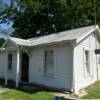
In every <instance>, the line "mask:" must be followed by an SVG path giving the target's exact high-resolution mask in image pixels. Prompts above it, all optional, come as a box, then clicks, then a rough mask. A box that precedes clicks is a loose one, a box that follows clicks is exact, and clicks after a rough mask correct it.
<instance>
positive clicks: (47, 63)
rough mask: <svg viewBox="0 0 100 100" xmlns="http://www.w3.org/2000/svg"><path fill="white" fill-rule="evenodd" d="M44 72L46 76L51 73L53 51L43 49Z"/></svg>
mask: <svg viewBox="0 0 100 100" xmlns="http://www.w3.org/2000/svg"><path fill="white" fill-rule="evenodd" d="M44 73H45V75H47V76H52V75H53V51H52V50H49V51H45V67H44Z"/></svg>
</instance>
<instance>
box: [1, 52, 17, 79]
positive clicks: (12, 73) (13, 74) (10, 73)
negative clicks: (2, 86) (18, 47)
mask: <svg viewBox="0 0 100 100" xmlns="http://www.w3.org/2000/svg"><path fill="white" fill-rule="evenodd" d="M8 53H9V52H8ZM10 53H12V54H13V59H12V70H11V71H8V73H7V77H8V79H11V80H15V77H16V52H15V51H12V52H10ZM5 64H7V65H8V63H7V62H6V59H5V51H0V78H5Z"/></svg>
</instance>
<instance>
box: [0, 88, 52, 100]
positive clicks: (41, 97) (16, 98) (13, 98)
mask: <svg viewBox="0 0 100 100" xmlns="http://www.w3.org/2000/svg"><path fill="white" fill-rule="evenodd" d="M0 98H1V99H2V100H52V99H53V95H52V94H51V93H50V92H44V91H40V92H35V93H28V92H23V91H19V90H14V89H9V90H8V91H6V92H4V93H2V94H0Z"/></svg>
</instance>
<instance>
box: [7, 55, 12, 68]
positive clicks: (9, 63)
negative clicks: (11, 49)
mask: <svg viewBox="0 0 100 100" xmlns="http://www.w3.org/2000/svg"><path fill="white" fill-rule="evenodd" d="M8 70H12V54H8Z"/></svg>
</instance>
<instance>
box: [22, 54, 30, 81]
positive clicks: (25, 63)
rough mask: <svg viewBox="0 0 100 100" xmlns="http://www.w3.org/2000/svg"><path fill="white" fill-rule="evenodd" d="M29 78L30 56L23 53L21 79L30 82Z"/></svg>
mask: <svg viewBox="0 0 100 100" xmlns="http://www.w3.org/2000/svg"><path fill="white" fill-rule="evenodd" d="M28 80H29V56H28V55H27V54H26V53H22V61H21V81H24V82H28Z"/></svg>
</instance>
